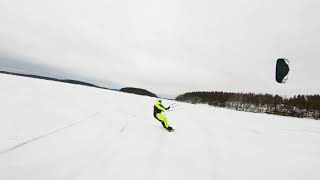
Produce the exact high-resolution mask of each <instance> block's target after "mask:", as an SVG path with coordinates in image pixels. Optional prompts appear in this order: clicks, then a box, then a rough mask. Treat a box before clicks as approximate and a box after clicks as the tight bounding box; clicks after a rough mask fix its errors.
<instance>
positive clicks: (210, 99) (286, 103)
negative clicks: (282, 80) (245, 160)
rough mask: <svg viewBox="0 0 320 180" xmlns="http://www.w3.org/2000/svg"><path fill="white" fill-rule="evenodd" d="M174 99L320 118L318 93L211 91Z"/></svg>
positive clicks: (245, 109) (251, 110)
mask: <svg viewBox="0 0 320 180" xmlns="http://www.w3.org/2000/svg"><path fill="white" fill-rule="evenodd" d="M176 100H177V101H182V102H188V103H193V104H196V103H203V104H209V105H212V106H217V107H225V108H229V109H235V110H239V111H247V112H256V113H268V114H276V115H283V116H293V117H301V118H304V117H307V118H313V119H319V118H320V95H296V96H293V97H290V98H285V97H281V96H279V95H271V94H254V93H232V92H217V91H212V92H189V93H185V94H182V95H179V96H177V97H176Z"/></svg>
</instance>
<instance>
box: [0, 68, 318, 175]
mask: <svg viewBox="0 0 320 180" xmlns="http://www.w3.org/2000/svg"><path fill="white" fill-rule="evenodd" d="M154 101H155V99H154V98H150V97H144V96H136V95H132V94H125V93H120V92H115V91H108V90H101V89H95V88H89V87H84V86H79V85H72V84H64V83H59V82H51V81H44V80H38V79H30V78H24V77H18V76H11V75H4V74H0V179H1V180H100V179H101V180H102V179H103V180H106V179H109V180H118V179H119V180H126V179H130V180H133V179H134V180H142V179H145V180H152V179H154V180H157V179H159V180H164V179H174V180H178V179H181V180H188V179H190V180H195V179H201V180H209V179H210V180H235V179H236V180H239V179H241V180H318V179H320V171H319V167H320V121H315V120H309V119H297V118H289V117H280V116H273V115H266V114H254V113H246V112H238V111H232V110H227V109H222V108H214V107H209V106H207V105H191V104H185V103H178V104H179V106H178V107H177V108H176V110H175V111H171V112H167V113H166V115H167V116H168V118H169V120H170V122H171V125H172V126H173V127H174V128H175V129H176V131H175V132H173V133H170V132H166V131H165V130H164V129H163V128H162V127H161V124H160V123H159V122H158V121H156V120H155V119H154V118H153V115H152V113H153V103H154ZM170 103H172V102H170V101H166V100H165V101H164V104H165V105H169V104H170Z"/></svg>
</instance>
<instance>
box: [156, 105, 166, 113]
mask: <svg viewBox="0 0 320 180" xmlns="http://www.w3.org/2000/svg"><path fill="white" fill-rule="evenodd" d="M156 107H157V108H158V109H160V110H161V111H165V110H168V109H167V108H165V107H164V106H163V105H162V104H156Z"/></svg>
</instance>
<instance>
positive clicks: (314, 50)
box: [0, 0, 320, 97]
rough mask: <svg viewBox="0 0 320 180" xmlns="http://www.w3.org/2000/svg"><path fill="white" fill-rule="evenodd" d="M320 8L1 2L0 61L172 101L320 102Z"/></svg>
mask: <svg viewBox="0 0 320 180" xmlns="http://www.w3.org/2000/svg"><path fill="white" fill-rule="evenodd" d="M319 8H320V1H317V0H223V1H222V0H220V1H218V0H157V1H155V0H135V1H133V0H113V1H110V0H55V1H53V0H51V1H49V0H19V1H18V0H0V61H4V60H3V59H1V57H7V56H9V57H11V58H13V59H20V60H23V61H25V62H30V63H32V64H41V65H43V66H46V67H52V68H53V69H63V70H65V71H68V72H69V73H70V72H72V73H73V74H75V75H79V76H81V77H86V78H88V79H95V80H97V81H100V82H102V81H112V82H113V83H115V84H120V85H122V86H134V87H140V88H145V89H148V90H150V91H152V92H154V93H156V94H160V95H168V96H171V97H173V96H176V95H178V94H182V93H184V92H187V91H195V90H213V91H216V90H223V91H233V92H256V93H260V92H261V93H273V94H274V93H277V94H281V95H289V96H290V95H293V94H315V93H317V94H319V92H320V83H318V79H319V77H320V71H319V70H318V69H319V66H320V61H319V60H320V51H319V47H320V35H319V33H320V21H319V17H320V12H319ZM279 57H286V58H289V59H290V61H291V64H290V65H291V72H290V76H289V80H288V82H287V84H285V85H283V84H278V83H276V81H275V77H274V74H275V72H274V71H275V62H276V59H277V58H279ZM0 68H1V66H0ZM110 88H112V87H110Z"/></svg>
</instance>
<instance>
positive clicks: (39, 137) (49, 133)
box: [0, 112, 98, 155]
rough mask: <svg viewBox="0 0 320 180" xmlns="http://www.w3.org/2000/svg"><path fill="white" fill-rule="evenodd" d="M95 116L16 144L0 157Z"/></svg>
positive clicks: (2, 152)
mask: <svg viewBox="0 0 320 180" xmlns="http://www.w3.org/2000/svg"><path fill="white" fill-rule="evenodd" d="M97 114H98V112H97V113H94V114H92V115H90V116H89V117H87V118H85V119H83V120H80V121H76V122H73V123H71V124H69V125H67V126H64V127H61V128H57V129H55V130H52V131H50V132H48V133H45V134H42V135H40V136H37V137H34V138H31V139H29V140H26V141H24V142H21V143H18V144H16V145H14V146H12V147H9V148H6V149H3V150H0V155H3V154H6V153H9V152H11V151H13V150H15V149H18V148H20V147H22V146H24V145H27V144H30V143H32V142H35V141H37V140H39V139H42V138H45V137H48V136H50V135H53V134H56V133H58V132H60V131H63V130H65V129H68V128H71V127H73V126H76V125H78V124H79V123H82V122H83V121H87V120H90V119H92V118H93V117H94V116H96V115H97Z"/></svg>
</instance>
